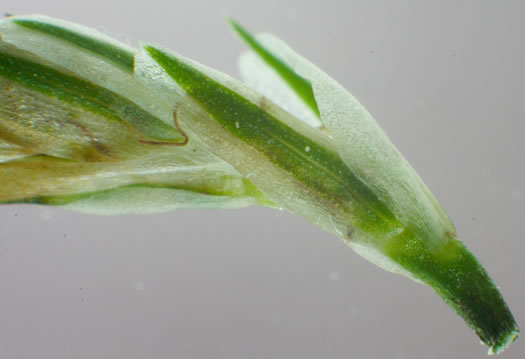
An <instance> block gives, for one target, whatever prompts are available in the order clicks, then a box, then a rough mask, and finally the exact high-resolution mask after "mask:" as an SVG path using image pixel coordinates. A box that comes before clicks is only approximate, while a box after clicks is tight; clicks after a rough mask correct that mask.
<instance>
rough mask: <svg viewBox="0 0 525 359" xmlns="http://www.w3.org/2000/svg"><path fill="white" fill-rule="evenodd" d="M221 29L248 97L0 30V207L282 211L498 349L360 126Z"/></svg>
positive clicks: (255, 46) (34, 33)
mask: <svg viewBox="0 0 525 359" xmlns="http://www.w3.org/2000/svg"><path fill="white" fill-rule="evenodd" d="M232 25H233V27H234V29H235V30H236V31H237V32H238V33H239V34H240V35H241V37H242V38H243V39H244V40H246V42H247V43H248V45H249V46H250V47H251V48H252V50H253V52H250V53H248V54H245V55H243V57H242V58H241V61H240V66H241V72H242V74H243V77H245V79H246V80H247V81H248V83H249V84H250V85H252V86H253V88H256V89H258V90H260V91H261V92H262V94H260V93H259V92H256V91H254V90H253V89H251V88H249V87H248V86H247V85H245V84H243V83H240V82H239V81H237V80H234V79H232V78H230V77H228V76H227V75H225V74H222V73H219V72H217V71H214V70H212V69H210V68H207V67H205V66H203V65H200V64H198V63H195V62H193V61H191V60H189V59H186V58H184V57H182V56H180V55H177V54H175V53H173V52H170V51H169V50H166V49H164V48H161V47H159V46H156V45H144V46H142V48H141V49H139V50H136V49H133V48H129V47H127V46H125V45H122V44H119V43H117V42H116V41H115V40H112V39H109V38H107V37H105V36H104V35H101V34H98V33H96V32H94V31H92V30H88V29H86V28H83V27H80V26H76V25H73V24H70V23H66V22H62V21H58V20H54V19H50V18H46V17H38V16H33V17H12V18H9V19H5V20H3V21H1V22H0V34H1V36H2V42H1V43H0V88H1V93H0V183H1V186H0V202H2V203H38V204H50V205H61V206H65V207H68V208H72V209H76V210H81V211H87V212H91V213H98V214H116V213H149V212H159V211H167V210H172V209H176V208H189V207H194V208H212V207H214V208H224V207H229V208H232V207H242V206H248V205H254V204H259V205H265V206H271V207H277V208H281V209H286V210H288V211H290V212H293V213H295V214H296V215H298V216H301V217H303V218H305V219H307V220H308V221H310V222H312V223H313V224H315V225H317V226H319V227H321V228H323V229H324V230H326V231H328V232H331V233H333V234H335V235H336V236H338V237H340V238H342V239H343V240H344V241H345V242H346V243H348V245H350V247H352V248H353V249H354V250H356V251H357V252H358V253H359V254H361V255H362V256H364V257H365V258H367V259H369V260H370V261H372V262H373V263H375V264H377V265H379V266H381V267H383V268H384V269H386V270H388V271H392V272H396V273H400V274H403V275H405V276H407V277H409V278H411V279H414V280H416V281H419V282H422V283H425V284H427V285H429V286H431V287H432V288H433V289H434V290H435V291H436V292H437V293H438V294H439V295H440V296H441V297H442V298H443V300H444V301H445V302H446V303H447V304H448V305H449V306H451V307H452V308H453V309H454V310H455V311H456V312H457V313H458V314H459V315H460V316H462V317H463V318H464V320H465V321H466V323H467V324H468V325H469V326H470V327H471V328H472V329H473V330H474V331H475V332H476V334H478V336H479V337H480V338H481V340H482V342H483V343H485V344H486V345H488V346H489V353H498V352H501V351H502V350H503V349H504V348H506V347H507V346H508V345H509V344H510V343H511V342H512V341H514V340H515V339H516V338H517V337H518V335H519V329H518V326H517V324H516V322H515V321H514V318H513V317H512V314H511V313H510V311H509V309H508V307H507V305H506V304H505V302H504V300H503V298H502V297H501V295H500V293H499V291H498V289H497V287H496V286H495V285H494V283H493V282H492V280H491V279H490V277H489V276H488V274H487V273H486V272H485V271H484V269H483V268H482V267H481V265H480V264H479V262H478V261H477V260H476V258H475V257H474V256H473V255H472V254H471V253H470V252H469V251H468V249H467V248H466V247H465V246H464V245H463V244H462V243H461V242H460V241H459V240H458V239H457V238H456V230H455V228H454V225H453V224H452V222H451V221H450V219H449V218H448V216H447V214H446V213H445V211H444V210H443V208H442V207H441V206H440V204H439V203H438V202H437V200H436V199H435V198H434V196H433V195H432V194H431V193H430V191H429V190H428V188H427V187H426V186H425V184H424V183H423V182H422V180H421V179H420V177H419V176H418V175H417V173H416V172H415V171H414V169H413V168H412V167H411V166H410V164H408V162H407V161H406V160H405V159H404V158H403V156H402V155H401V154H400V153H399V151H398V150H397V149H396V148H395V147H394V145H393V144H392V143H391V142H390V140H389V139H388V137H387V136H386V135H385V134H384V132H383V131H382V130H381V128H380V127H379V126H378V125H377V123H376V122H375V120H374V119H373V118H372V116H371V115H370V114H369V113H368V112H367V111H366V109H365V108H363V106H362V105H361V104H360V103H359V102H358V101H357V100H356V99H355V98H354V97H353V96H352V95H351V94H349V93H348V92H347V91H346V90H345V89H344V88H342V87H341V86H340V85H339V84H338V83H336V82H335V81H334V80H333V79H331V78H330V77H329V76H327V75H326V74H325V73H324V72H322V71H321V70H319V69H318V68H317V67H315V66H314V65H312V64H311V63H310V62H308V61H307V60H305V59H304V58H302V57H301V56H300V55H298V54H296V53H295V52H294V51H293V50H291V49H290V48H289V47H287V46H286V45H285V44H283V43H282V42H281V41H280V40H278V39H276V38H274V37H272V36H270V35H262V36H257V37H253V36H252V35H250V34H249V33H247V32H246V31H245V30H244V29H242V28H241V27H240V26H239V25H237V24H235V23H232ZM257 56H259V58H258V57H257ZM264 94H267V95H268V97H272V100H273V101H272V100H270V99H269V98H268V97H265V96H264ZM276 94H279V96H277V97H275V95H276ZM274 97H275V98H274ZM275 103H277V104H279V105H280V106H282V107H280V106H278V105H276V104H275ZM283 108H285V109H286V111H285V110H283Z"/></svg>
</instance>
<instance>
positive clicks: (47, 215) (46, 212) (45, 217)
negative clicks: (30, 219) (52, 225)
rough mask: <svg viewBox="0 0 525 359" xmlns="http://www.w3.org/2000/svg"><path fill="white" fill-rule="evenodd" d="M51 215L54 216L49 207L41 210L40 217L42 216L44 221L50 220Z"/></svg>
mask: <svg viewBox="0 0 525 359" xmlns="http://www.w3.org/2000/svg"><path fill="white" fill-rule="evenodd" d="M51 217H53V213H51V211H49V210H47V209H44V210H42V212H40V218H42V220H43V221H49V220H50V219H51Z"/></svg>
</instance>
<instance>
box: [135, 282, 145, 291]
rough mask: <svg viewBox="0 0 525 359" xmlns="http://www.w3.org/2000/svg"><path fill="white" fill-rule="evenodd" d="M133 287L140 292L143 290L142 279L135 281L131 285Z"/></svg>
mask: <svg viewBox="0 0 525 359" xmlns="http://www.w3.org/2000/svg"><path fill="white" fill-rule="evenodd" d="M133 287H134V288H135V289H136V290H137V291H139V292H142V291H143V290H144V282H142V281H136V282H135V284H134V285H133Z"/></svg>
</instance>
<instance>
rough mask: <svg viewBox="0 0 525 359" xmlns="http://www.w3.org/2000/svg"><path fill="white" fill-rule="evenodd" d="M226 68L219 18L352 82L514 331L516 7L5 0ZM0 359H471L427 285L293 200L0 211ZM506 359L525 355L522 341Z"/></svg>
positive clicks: (457, 322) (520, 32)
mask: <svg viewBox="0 0 525 359" xmlns="http://www.w3.org/2000/svg"><path fill="white" fill-rule="evenodd" d="M0 10H2V11H5V12H9V13H13V14H18V15H22V14H28V13H43V14H47V15H50V16H54V17H59V18H63V19H66V20H69V21H74V22H78V23H81V24H84V25H88V26H91V27H95V28H97V29H99V30H102V31H104V32H106V33H108V34H111V35H113V36H115V37H116V38H118V39H120V40H123V41H126V42H129V43H130V44H136V42H137V41H138V40H142V41H149V42H156V43H160V44H163V45H165V46H167V47H169V48H172V49H174V50H176V51H177V52H179V53H182V54H184V55H186V56H188V57H191V58H193V59H195V60H197V61H199V62H202V63H204V64H206V65H209V66H212V67H215V68H217V69H219V70H222V71H224V72H227V73H229V74H232V75H234V76H237V74H238V72H237V69H236V61H237V56H238V55H239V53H240V52H241V50H242V49H243V48H244V46H243V44H242V43H241V42H240V41H239V40H237V39H236V38H235V37H234V36H233V34H232V33H231V32H230V30H229V29H228V27H227V26H226V24H225V22H224V15H226V14H228V15H232V16H234V17H235V18H237V19H238V20H239V21H241V22H242V23H243V24H244V25H246V26H247V27H248V28H249V29H251V30H252V31H256V32H258V31H270V32H272V33H274V34H275V35H277V36H279V37H281V38H283V39H284V40H285V41H287V42H288V43H289V44H290V45H291V46H292V47H294V48H295V49H296V50H298V51H299V52H300V53H302V54H304V55H305V56H306V57H307V58H309V59H311V60H312V61H313V62H314V63H316V64H318V65H319V66H320V67H321V68H323V69H325V70H326V71H327V72H328V73H329V74H331V75H333V77H334V78H336V79H337V80H338V81H340V82H341V83H342V84H343V85H344V86H345V87H346V88H348V89H349V90H350V91H351V92H352V93H353V94H354V95H356V96H357V97H358V98H359V99H360V100H361V101H362V102H363V103H364V105H365V106H367V108H368V109H369V110H370V111H371V113H372V114H373V115H374V116H375V117H376V119H377V121H378V122H379V123H380V124H381V125H382V126H383V127H384V128H385V130H386V132H387V133H388V134H389V135H390V137H391V138H392V140H393V142H394V143H395V144H396V145H397V146H398V148H399V149H400V150H401V152H402V153H403V154H404V155H405V156H406V157H407V158H408V160H409V161H410V162H411V163H412V165H413V166H414V167H415V168H416V169H417V171H418V172H419V174H420V175H421V176H422V177H423V179H424V180H425V182H426V183H427V185H428V186H429V187H430V188H431V190H432V191H433V192H434V194H435V195H436V196H437V198H438V199H439V200H440V201H441V203H442V204H443V206H444V207H445V209H446V210H447V211H448V213H449V215H450V217H451V218H452V220H453V221H454V223H455V224H456V227H457V229H458V233H459V236H460V238H461V239H462V240H463V241H464V242H466V243H467V245H468V247H469V248H470V249H471V250H472V251H473V252H474V253H475V254H476V255H477V256H478V258H479V259H480V261H481V262H482V263H483V265H484V266H485V268H486V269H487V270H488V271H489V273H490V274H491V275H492V276H493V278H494V280H495V281H496V283H497V284H498V285H499V286H500V287H501V291H502V293H503V295H504V297H505V298H506V300H507V303H508V304H509V306H510V308H511V309H512V311H513V313H514V315H515V317H516V319H517V321H518V323H519V324H521V326H522V328H523V327H525V284H524V276H525V265H524V264H523V263H522V262H523V259H522V258H523V253H524V252H525V241H524V234H523V226H524V222H525V169H524V160H523V157H524V154H525V144H524V142H523V134H524V133H525V121H524V119H525V101H524V94H525V69H524V64H525V49H524V45H523V36H524V34H525V24H524V21H523V15H524V13H525V6H524V3H523V2H522V1H439V2H437V1H386V0H385V1H369V0H366V1H364V0H363V1H347V2H342V1H341V2H338V1H327V0H324V1H316V2H314V1H276V0H264V1H257V2H256V1H233V0H231V1H217V2H215V1H201V0H192V1H157V0H148V1H138V2H135V3H133V2H132V1H113V2H110V1H99V0H90V1H83V2H78V3H75V2H73V1H63V0H48V1H45V2H44V1H36V0H34V1H23V0H16V1H15V0H6V1H2V7H1V9H0ZM0 228H1V233H0V358H8V359H18V358H126V359H135V358H159V359H160V358H199V359H201V358H243V359H244V358H254V359H255V358H301V359H307V358H316V359H317V358H360V359H365V358H394V359H400V358H418V359H425V358H429V359H430V358H483V357H485V355H486V347H481V346H480V345H479V344H478V342H479V340H478V339H477V337H476V336H475V334H474V333H473V332H472V331H471V330H470V329H469V328H468V327H467V326H466V325H465V324H464V323H463V321H462V320H461V319H460V318H459V317H458V316H457V315H456V314H455V313H453V312H452V311H451V310H450V309H449V308H448V307H447V306H446V305H445V304H444V303H443V302H442V301H441V299H440V298H439V297H438V296H437V295H435V294H434V293H433V292H432V290H431V289H429V288H428V287H424V286H422V285H419V284H416V283H414V282H411V281H409V280H407V279H405V278H403V277H400V276H396V275H393V274H390V273H387V272H384V271H382V270H381V269H379V268H377V267H375V266H374V265H372V264H370V263H368V262H367V261H365V260H364V259H362V258H361V257H359V256H358V255H356V254H355V253H353V252H352V251H351V250H350V249H349V248H348V247H346V245H345V244H344V243H343V242H342V241H340V240H339V239H337V238H335V237H333V236H331V235H328V234H327V233H324V232H322V231H320V230H318V229H317V228H315V227H313V226H312V225H310V224H309V223H306V222H304V221H303V220H301V219H298V218H296V217H294V216H293V215H291V214H288V213H285V212H279V211H274V210H269V209H264V208H248V209H241V210H223V211H212V210H208V211H206V210H188V211H178V212H173V213H167V214H162V215H150V216H117V217H97V216H88V215H82V214H77V213H72V212H68V211H64V210H58V209H53V208H45V207H36V206H3V207H0ZM502 355H503V356H502V357H503V358H508V359H511V358H523V357H525V339H522V340H521V341H518V342H517V343H514V344H513V345H512V346H511V347H510V348H509V349H508V350H507V351H506V352H504V353H503V354H502Z"/></svg>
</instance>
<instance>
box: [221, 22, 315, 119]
mask: <svg viewBox="0 0 525 359" xmlns="http://www.w3.org/2000/svg"><path fill="white" fill-rule="evenodd" d="M227 21H228V23H229V24H230V26H231V27H232V29H233V30H234V31H235V32H236V33H237V35H239V36H240V37H241V38H242V39H243V40H244V41H245V42H246V44H247V45H248V46H249V47H250V48H251V49H252V50H253V51H254V52H255V53H256V54H257V55H259V56H260V57H261V58H262V59H263V60H264V62H266V64H268V66H270V67H271V68H272V69H273V70H275V71H276V72H277V74H278V75H279V76H280V77H281V78H282V79H283V80H284V82H286V84H287V85H288V86H289V87H290V88H291V89H292V90H293V91H294V92H295V93H296V94H297V96H299V98H300V99H301V100H302V101H303V102H304V103H305V104H306V105H307V106H308V107H309V108H310V110H312V112H313V113H314V114H315V115H316V116H317V117H318V118H321V114H320V112H319V108H318V107H317V101H316V100H315V96H314V92H313V89H312V84H311V83H310V81H308V80H307V79H305V78H304V77H302V76H301V75H299V74H298V73H297V72H295V71H294V70H293V69H292V68H291V67H290V66H288V65H287V64H286V63H285V62H284V61H283V59H282V58H280V57H279V56H277V55H276V54H273V53H272V52H270V51H269V50H268V49H267V48H266V47H264V46H263V45H262V44H261V43H260V42H259V41H258V40H257V38H256V37H255V36H253V35H252V34H251V33H250V32H248V30H246V29H245V28H244V27H242V26H241V25H240V24H239V23H238V22H236V21H235V20H234V19H232V18H231V17H228V18H227Z"/></svg>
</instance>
